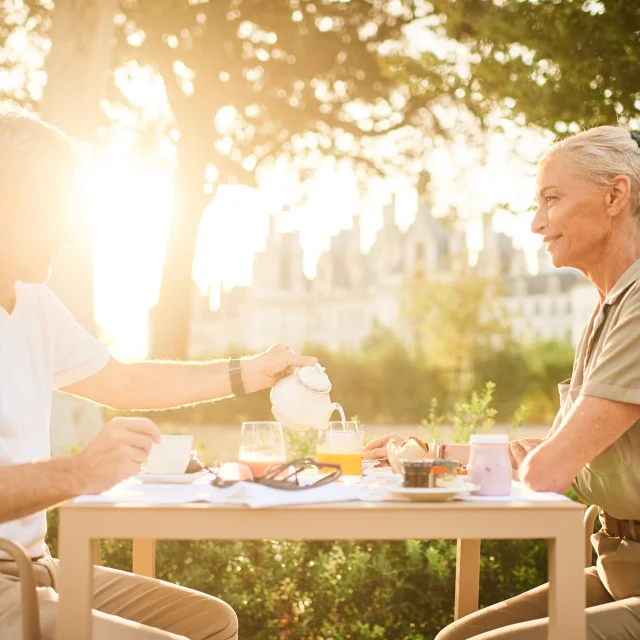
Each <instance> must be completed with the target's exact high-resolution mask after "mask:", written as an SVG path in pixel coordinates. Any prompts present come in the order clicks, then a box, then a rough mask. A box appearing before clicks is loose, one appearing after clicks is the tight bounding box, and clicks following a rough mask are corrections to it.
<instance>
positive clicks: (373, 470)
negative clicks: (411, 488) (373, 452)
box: [364, 467, 402, 478]
mask: <svg viewBox="0 0 640 640" xmlns="http://www.w3.org/2000/svg"><path fill="white" fill-rule="evenodd" d="M364 471H365V472H366V474H367V475H368V476H381V477H387V476H392V475H394V473H393V469H392V468H391V467H369V468H368V469H366V468H365V469H364ZM395 475H397V476H398V478H401V477H402V476H401V475H399V474H395Z"/></svg>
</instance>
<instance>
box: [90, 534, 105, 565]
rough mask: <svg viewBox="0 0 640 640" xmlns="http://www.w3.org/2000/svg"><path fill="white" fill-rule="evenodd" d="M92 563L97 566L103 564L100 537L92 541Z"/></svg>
mask: <svg viewBox="0 0 640 640" xmlns="http://www.w3.org/2000/svg"><path fill="white" fill-rule="evenodd" d="M91 564H94V565H95V566H96V567H99V566H100V565H101V564H102V555H101V553H100V540H99V539H98V538H96V539H95V540H92V541H91Z"/></svg>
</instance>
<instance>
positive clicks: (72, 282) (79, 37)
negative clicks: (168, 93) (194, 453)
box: [36, 0, 118, 453]
mask: <svg viewBox="0 0 640 640" xmlns="http://www.w3.org/2000/svg"><path fill="white" fill-rule="evenodd" d="M117 6H118V0H56V5H55V9H54V11H53V13H52V14H51V16H50V17H49V16H44V17H43V21H44V22H41V23H39V24H38V26H39V27H42V28H43V30H44V31H45V32H46V33H47V34H48V35H49V36H50V38H51V51H50V53H49V54H48V56H47V58H46V62H45V71H46V73H47V83H46V85H45V87H44V94H43V97H42V100H41V101H40V103H39V104H38V105H37V109H38V110H39V112H40V115H41V116H42V117H43V119H44V120H46V121H48V122H52V123H55V124H56V125H57V126H59V127H60V128H62V129H63V130H64V131H66V132H67V133H69V134H70V135H73V136H75V137H76V138H78V139H79V140H81V141H83V142H87V141H92V140H94V139H95V135H96V133H97V130H98V127H99V124H100V122H101V120H102V115H101V111H100V100H101V98H102V97H103V96H104V95H105V93H106V88H107V83H108V80H109V70H110V56H111V47H112V34H113V30H114V16H115V12H116V10H117ZM36 15H37V14H36ZM79 236H80V240H79V242H77V244H76V245H75V246H73V247H68V248H67V249H66V250H65V251H64V252H63V254H62V255H61V256H60V257H59V258H58V259H57V260H56V264H55V267H54V269H53V272H52V278H51V282H50V286H51V288H52V289H53V290H54V291H55V292H56V294H57V295H58V296H59V297H60V298H61V300H62V301H63V302H64V303H65V305H66V306H67V307H68V308H69V309H70V310H71V311H72V313H73V315H74V316H75V318H76V320H78V322H80V323H81V324H82V325H83V326H84V327H85V329H87V330H88V331H90V332H91V333H95V328H96V327H95V322H94V305H93V300H94V298H93V250H92V242H91V234H90V230H89V225H88V224H87V225H86V227H85V228H84V229H82V230H81V231H80V233H79ZM101 422H102V412H101V410H100V409H98V408H97V407H96V406H95V405H93V404H92V403H89V402H88V401H86V400H80V399H79V398H71V397H69V396H63V395H62V394H55V397H54V401H53V410H52V425H51V426H52V430H62V429H64V430H66V431H67V432H69V431H71V434H70V435H69V436H68V437H67V439H68V440H71V441H74V440H75V441H76V442H77V443H78V444H81V443H82V442H85V441H87V440H88V439H90V437H92V436H93V434H94V433H95V432H96V431H97V429H99V428H100V425H101ZM80 429H81V432H79V430H80ZM54 453H62V452H54Z"/></svg>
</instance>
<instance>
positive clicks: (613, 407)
mask: <svg viewBox="0 0 640 640" xmlns="http://www.w3.org/2000/svg"><path fill="white" fill-rule="evenodd" d="M638 419H640V405H636V404H629V403H625V402H616V401H614V400H606V399H604V398H596V397H593V396H580V397H579V398H578V400H577V401H576V402H575V404H574V405H573V406H572V407H571V410H570V411H569V414H568V415H567V418H566V420H564V421H563V422H562V424H561V425H560V426H559V427H558V428H557V429H556V430H555V431H553V434H552V435H551V436H550V437H549V438H547V439H546V440H545V441H544V442H543V443H542V444H541V445H540V446H539V447H537V448H536V449H534V450H533V451H532V452H531V453H530V454H529V455H527V457H526V458H525V460H524V462H523V463H522V465H521V467H520V479H521V480H522V482H523V483H524V484H525V485H526V486H527V487H529V488H530V489H533V490H534V491H557V492H558V493H565V492H566V491H567V490H568V489H569V487H570V486H571V483H572V482H573V480H574V478H575V477H576V476H577V475H578V473H579V472H580V469H582V467H584V466H585V465H586V464H587V463H588V462H590V461H591V460H593V459H594V458H595V457H596V456H598V455H599V454H601V453H602V452H603V451H604V450H605V449H607V448H608V447H610V446H611V445H612V444H613V443H614V442H615V441H616V440H617V439H618V438H619V437H620V436H621V435H622V434H623V433H624V432H625V431H627V430H628V429H629V428H631V427H632V426H633V425H634V424H635V423H636V422H637V421H638Z"/></svg>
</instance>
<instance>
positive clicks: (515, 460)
mask: <svg viewBox="0 0 640 640" xmlns="http://www.w3.org/2000/svg"><path fill="white" fill-rule="evenodd" d="M540 444H542V440H540V439H537V438H525V439H524V440H516V441H515V442H510V443H509V457H510V458H511V468H512V469H513V470H514V471H516V470H517V469H519V468H520V465H521V464H522V461H523V460H524V459H525V458H526V457H527V455H528V454H529V452H530V451H533V450H534V449H535V448H536V447H537V446H539V445H540Z"/></svg>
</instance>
